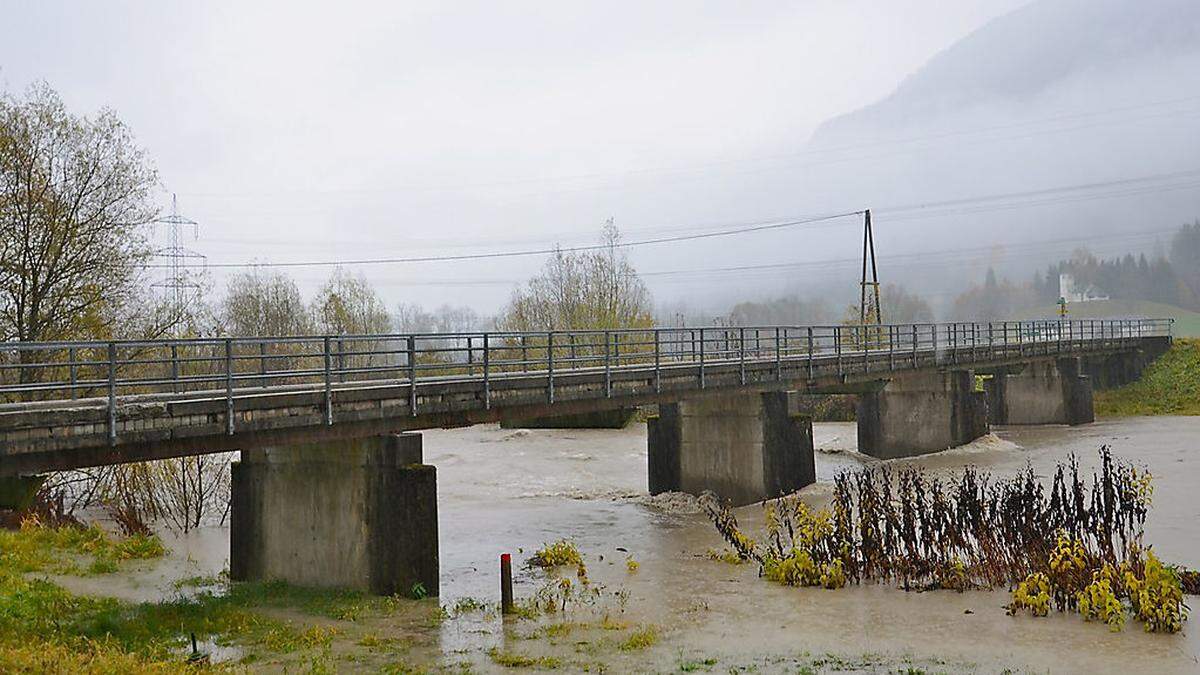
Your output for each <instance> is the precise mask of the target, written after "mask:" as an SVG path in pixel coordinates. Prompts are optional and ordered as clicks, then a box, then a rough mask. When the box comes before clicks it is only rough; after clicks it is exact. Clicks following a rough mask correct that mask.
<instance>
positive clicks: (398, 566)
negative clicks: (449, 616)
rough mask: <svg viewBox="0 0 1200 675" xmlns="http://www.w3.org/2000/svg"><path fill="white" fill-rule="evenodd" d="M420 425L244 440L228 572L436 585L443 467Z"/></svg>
mask: <svg viewBox="0 0 1200 675" xmlns="http://www.w3.org/2000/svg"><path fill="white" fill-rule="evenodd" d="M421 460H422V451H421V435H420V434H412V433H407V434H392V435H386V436H375V437H368V438H358V439H349V440H338V441H329V442H322V443H311V444H301V445H292V446H287V447H278V448H265V449H259V450H243V451H242V459H241V461H240V462H235V463H234V465H233V472H232V473H233V484H232V494H231V507H230V561H229V572H230V577H231V578H233V579H235V580H239V581H249V580H283V581H286V582H288V583H292V584H296V585H299V586H319V587H340V588H353V589H359V590H364V591H368V592H370V593H375V594H379V595H392V594H395V593H399V594H402V595H410V594H413V593H414V590H416V589H417V588H418V584H419V585H420V588H423V589H424V593H425V594H427V595H437V594H438V527H437V474H436V472H435V469H434V467H432V466H428V465H424V464H422V463H421Z"/></svg>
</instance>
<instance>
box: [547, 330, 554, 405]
mask: <svg viewBox="0 0 1200 675" xmlns="http://www.w3.org/2000/svg"><path fill="white" fill-rule="evenodd" d="M546 399H547V400H548V401H549V402H550V403H554V331H552V330H551V331H546Z"/></svg>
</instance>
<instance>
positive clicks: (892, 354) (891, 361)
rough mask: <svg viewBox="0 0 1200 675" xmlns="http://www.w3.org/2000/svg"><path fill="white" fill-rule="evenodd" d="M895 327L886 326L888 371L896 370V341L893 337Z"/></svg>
mask: <svg viewBox="0 0 1200 675" xmlns="http://www.w3.org/2000/svg"><path fill="white" fill-rule="evenodd" d="M895 328H896V327H895V326H892V325H890V324H889V325H888V327H887V329H888V370H895V369H896V340H895V338H894V337H893V335H894V334H895V332H896V330H895Z"/></svg>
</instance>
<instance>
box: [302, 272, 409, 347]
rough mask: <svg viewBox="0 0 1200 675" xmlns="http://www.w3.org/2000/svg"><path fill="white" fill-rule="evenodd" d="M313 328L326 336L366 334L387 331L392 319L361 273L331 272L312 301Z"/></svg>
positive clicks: (389, 328)
mask: <svg viewBox="0 0 1200 675" xmlns="http://www.w3.org/2000/svg"><path fill="white" fill-rule="evenodd" d="M312 314H313V319H314V321H315V322H316V325H317V329H318V330H319V331H320V332H321V333H324V334H326V335H370V334H375V333H386V332H388V331H389V330H391V327H392V318H391V316H389V315H388V311H387V306H386V305H385V304H384V302H383V300H382V299H381V298H380V297H379V294H378V293H377V292H376V291H375V289H374V288H373V287H372V286H371V285H370V284H369V283H367V280H366V279H364V278H363V277H361V276H351V275H350V274H348V273H346V272H345V271H344V270H342V269H340V268H339V269H337V270H335V271H334V273H333V275H332V276H331V277H329V280H328V281H326V282H325V285H324V286H322V287H321V290H320V291H319V292H318V293H317V297H316V298H315V299H314V300H313V304H312Z"/></svg>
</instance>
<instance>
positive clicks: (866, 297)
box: [858, 209, 883, 326]
mask: <svg viewBox="0 0 1200 675" xmlns="http://www.w3.org/2000/svg"><path fill="white" fill-rule="evenodd" d="M863 213H864V220H863V257H862V282H861V283H860V294H859V303H858V312H859V323H861V324H862V325H864V326H865V325H867V324H868V323H873V324H876V325H883V307H882V306H881V305H880V304H879V270H878V269H877V268H876V265H875V234H874V233H873V232H872V231H871V209H867V210H866V211H864V212H863ZM868 257H869V258H870V260H871V280H870V281H867V258H868ZM868 286H870V287H871V290H870V291H869V292H868V290H867V287H868ZM868 302H871V303H873V304H872V306H871V308H870V309H867V303H868Z"/></svg>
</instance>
